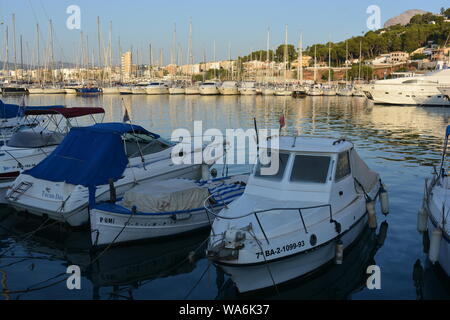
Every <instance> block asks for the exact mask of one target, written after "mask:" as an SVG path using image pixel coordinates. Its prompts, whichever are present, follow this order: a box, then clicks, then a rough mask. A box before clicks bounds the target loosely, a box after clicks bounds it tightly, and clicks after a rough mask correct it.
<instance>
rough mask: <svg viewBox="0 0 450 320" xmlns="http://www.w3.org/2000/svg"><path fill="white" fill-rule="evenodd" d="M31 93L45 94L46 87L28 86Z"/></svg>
mask: <svg viewBox="0 0 450 320" xmlns="http://www.w3.org/2000/svg"><path fill="white" fill-rule="evenodd" d="M28 93H29V94H44V88H42V87H30V88H28Z"/></svg>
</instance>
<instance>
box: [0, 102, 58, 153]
mask: <svg viewBox="0 0 450 320" xmlns="http://www.w3.org/2000/svg"><path fill="white" fill-rule="evenodd" d="M56 108H64V106H61V105H55V106H43V107H38V106H19V105H16V104H8V103H3V101H1V100H0V146H2V145H5V144H6V142H8V141H9V139H10V138H11V137H12V135H13V134H15V133H16V132H17V131H18V130H20V129H23V128H30V127H35V126H37V125H39V124H40V122H41V121H42V120H43V119H41V118H38V117H36V118H34V119H33V121H30V119H27V118H26V114H25V110H37V109H39V110H42V109H56Z"/></svg>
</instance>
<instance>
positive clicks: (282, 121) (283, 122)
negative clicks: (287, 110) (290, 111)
mask: <svg viewBox="0 0 450 320" xmlns="http://www.w3.org/2000/svg"><path fill="white" fill-rule="evenodd" d="M284 126H286V120H285V119H284V114H282V115H281V116H280V129H282V128H283V127H284Z"/></svg>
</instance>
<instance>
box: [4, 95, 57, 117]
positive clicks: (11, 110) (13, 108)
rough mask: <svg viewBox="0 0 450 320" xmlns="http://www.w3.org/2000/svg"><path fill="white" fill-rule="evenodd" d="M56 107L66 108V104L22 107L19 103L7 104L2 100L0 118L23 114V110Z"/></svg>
mask: <svg viewBox="0 0 450 320" xmlns="http://www.w3.org/2000/svg"><path fill="white" fill-rule="evenodd" d="M55 108H64V106H59V105H58V106H42V107H40V106H33V107H21V106H19V105H17V104H7V103H3V101H1V100H0V118H1V119H11V118H16V117H21V116H23V114H24V113H23V110H24V109H28V110H46V109H55Z"/></svg>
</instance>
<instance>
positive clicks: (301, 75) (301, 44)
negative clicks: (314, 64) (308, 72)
mask: <svg viewBox="0 0 450 320" xmlns="http://www.w3.org/2000/svg"><path fill="white" fill-rule="evenodd" d="M299 47H300V53H299V59H300V61H299V63H298V65H299V68H300V69H299V71H300V72H299V73H300V83H301V84H303V34H300V46H299Z"/></svg>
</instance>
